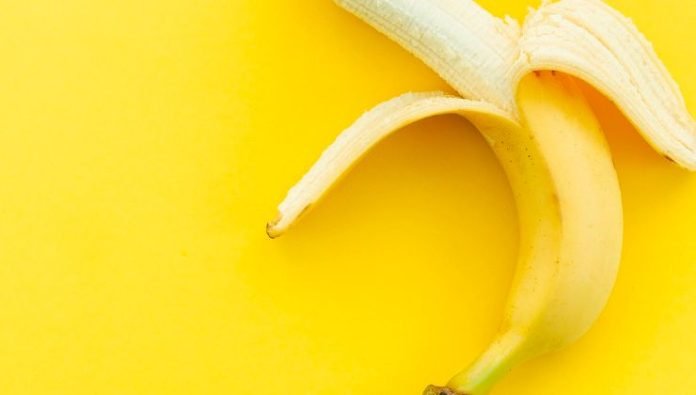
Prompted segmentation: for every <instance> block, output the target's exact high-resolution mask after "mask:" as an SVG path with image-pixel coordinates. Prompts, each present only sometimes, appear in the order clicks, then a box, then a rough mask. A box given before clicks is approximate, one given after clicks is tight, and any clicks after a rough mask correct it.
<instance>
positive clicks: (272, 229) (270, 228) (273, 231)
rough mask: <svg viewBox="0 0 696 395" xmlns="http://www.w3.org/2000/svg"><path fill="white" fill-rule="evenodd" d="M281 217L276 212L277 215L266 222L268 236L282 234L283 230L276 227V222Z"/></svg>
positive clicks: (273, 237)
mask: <svg viewBox="0 0 696 395" xmlns="http://www.w3.org/2000/svg"><path fill="white" fill-rule="evenodd" d="M282 219H283V217H282V216H281V215H280V214H278V216H277V217H276V218H275V219H274V220H273V221H271V222H268V223H267V224H266V234H267V235H268V237H269V238H271V239H275V238H277V237H280V235H282V234H283V230H282V229H279V228H278V223H279V222H280V220H282Z"/></svg>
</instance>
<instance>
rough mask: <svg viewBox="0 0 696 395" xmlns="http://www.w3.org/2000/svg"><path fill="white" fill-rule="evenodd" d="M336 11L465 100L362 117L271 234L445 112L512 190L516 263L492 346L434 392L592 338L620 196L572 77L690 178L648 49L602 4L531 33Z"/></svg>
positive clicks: (585, 4) (450, 15) (405, 103)
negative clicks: (386, 40)
mask: <svg viewBox="0 0 696 395" xmlns="http://www.w3.org/2000/svg"><path fill="white" fill-rule="evenodd" d="M336 2H337V3H338V4H339V5H340V6H342V7H343V8H345V9H347V10H348V11H350V12H352V13H354V14H355V15H357V16H358V17H360V18H361V19H363V20H365V21H366V22H368V23H370V24H371V25H372V26H374V27H375V28H377V29H378V30H380V31H381V32H383V33H384V34H386V35H387V36H389V37H390V38H392V39H393V40H395V41H396V42H398V43H400V44H401V45H402V46H403V47H404V48H405V49H407V50H408V51H410V52H412V53H413V54H414V55H416V56H417V57H418V58H420V59H421V60H423V61H424V62H425V63H426V64H428V65H429V66H430V67H431V68H432V69H433V70H434V71H436V72H437V73H438V74H440V75H441V76H442V77H443V78H444V79H445V80H446V81H448V82H449V83H450V84H451V85H452V87H453V88H455V90H456V91H457V92H458V93H459V94H460V95H461V96H462V98H458V97H451V96H446V95H444V94H441V93H422V94H407V95H404V96H401V97H398V98H396V99H393V100H390V101H388V102H386V103H383V104H381V105H379V106H377V107H375V108H374V109H373V110H371V111H369V112H368V113H366V114H365V115H363V116H362V117H361V118H359V119H358V120H357V121H356V122H355V123H354V124H353V125H352V126H351V127H349V128H348V129H347V130H345V131H344V132H343V133H342V134H341V135H340V136H339V137H338V138H337V140H336V141H335V142H334V143H333V144H332V145H331V146H330V147H329V148H328V149H327V150H326V151H325V152H324V153H323V154H322V156H321V157H320V158H319V160H318V161H317V162H316V163H315V164H314V165H313V167H312V168H311V169H310V170H309V172H308V173H307V174H306V175H305V176H304V177H303V178H302V179H301V180H300V181H299V183H298V184H297V185H295V186H294V187H293V188H292V189H290V191H289V192H288V195H287V197H286V198H285V200H284V201H283V202H282V203H281V204H280V206H279V207H278V211H279V214H278V217H277V218H276V219H275V220H274V221H272V222H270V223H268V225H267V233H268V235H269V236H271V237H277V236H279V235H281V234H282V233H283V232H285V231H286V230H287V229H288V228H289V227H290V226H291V225H293V224H294V223H295V222H296V221H297V219H298V218H299V217H300V216H301V215H302V214H303V213H306V212H307V211H308V209H309V208H310V207H311V206H312V205H314V204H315V203H316V202H317V201H318V200H319V199H320V198H321V197H322V196H323V195H324V194H325V193H326V192H327V191H328V190H329V188H330V187H331V186H332V185H333V184H334V183H335V182H336V181H337V180H338V179H339V178H340V176H341V175H343V174H345V172H346V171H348V169H349V168H350V167H351V165H352V164H354V163H355V162H356V160H357V159H359V158H360V157H361V156H362V155H363V154H365V152H367V151H368V150H369V149H370V148H371V147H372V146H374V145H375V144H376V143H377V142H378V141H380V140H381V139H382V138H384V137H385V136H386V135H388V134H389V133H391V132H394V131H395V130H398V129H399V128H401V127H403V126H404V125H406V124H408V123H411V122H415V121H418V120H420V119H423V118H426V117H430V116H434V115H439V114H444V113H456V114H459V115H462V116H464V117H466V118H467V119H469V120H470V121H471V122H472V123H473V124H474V125H475V126H476V127H477V129H478V130H479V131H480V132H481V133H482V134H483V136H484V137H485V139H486V140H487V141H488V143H489V144H490V145H491V147H492V149H493V151H494V152H495V154H496V156H497V157H498V159H499V160H500V163H501V165H502V166H503V168H504V170H505V172H506V174H507V177H508V180H509V182H510V184H511V186H512V190H513V194H514V197H515V202H516V205H517V209H518V221H519V223H520V232H521V235H520V248H519V257H518V265H517V271H516V274H515V278H514V280H513V285H512V289H511V291H510V295H509V299H508V304H507V307H506V310H505V313H504V318H503V324H502V325H501V328H500V331H499V333H498V334H497V335H496V337H495V338H494V339H493V341H492V343H491V345H490V346H489V347H488V348H487V349H486V350H484V351H483V353H482V354H481V355H480V356H479V358H478V359H477V360H475V361H474V362H473V363H472V364H471V365H470V366H469V367H468V368H467V369H465V370H464V371H462V372H461V373H459V374H457V375H455V376H454V377H453V378H452V379H451V380H450V381H449V383H448V384H447V386H445V387H435V386H430V387H428V388H427V389H426V391H425V393H426V394H433V395H434V394H437V395H443V394H468V395H481V394H486V393H487V392H489V391H490V389H491V388H492V387H493V385H494V384H495V382H496V381H497V380H498V379H500V378H501V377H502V376H503V375H504V374H505V373H506V372H507V371H509V370H510V369H511V368H512V367H514V366H515V365H517V364H519V363H521V362H522V361H524V360H526V359H529V358H531V357H534V356H536V355H540V354H543V353H545V352H548V351H552V350H555V349H558V348H560V347H562V346H564V345H567V344H569V343H571V342H573V341H575V340H576V339H577V338H579V337H580V336H582V335H583V334H584V333H585V332H586V331H587V330H588V329H589V328H590V326H591V325H592V323H593V322H594V321H595V319H596V318H597V316H598V315H599V314H600V312H601V311H602V309H603V307H604V305H605V303H606V301H607V298H608V296H609V294H610V293H611V289H612V287H613V284H614V281H615V278H616V274H617V269H618V264H619V260H620V253H621V243H622V230H623V225H622V209H621V193H620V190H619V185H618V181H617V176H616V172H615V170H614V167H613V164H612V161H611V156H610V152H609V149H608V147H607V144H606V141H605V139H604V135H603V133H602V131H601V129H600V127H599V124H598V122H597V120H596V119H595V116H594V114H593V112H592V110H591V109H590V107H589V106H588V104H587V103H586V102H585V100H584V98H583V96H582V93H581V92H580V90H579V88H578V87H577V85H576V84H577V83H576V80H575V78H579V79H582V80H585V81H586V82H588V83H589V84H591V85H593V86H594V87H595V88H596V89H598V90H599V91H600V92H602V93H603V94H605V95H606V96H607V97H609V98H610V99H611V100H613V101H614V102H615V103H616V104H617V106H618V107H619V108H620V109H621V110H622V111H623V112H624V114H625V115H626V116H627V117H628V119H629V120H630V121H631V122H632V123H633V124H634V125H635V126H636V127H637V129H638V130H639V131H640V133H641V134H642V135H643V136H644V137H645V139H646V140H647V141H648V142H649V143H650V144H651V145H652V146H653V147H654V148H655V149H656V150H657V151H658V152H660V153H662V154H663V155H664V156H665V157H667V158H669V159H671V160H672V161H674V162H676V163H678V164H679V165H681V166H683V167H685V168H687V169H690V170H696V123H695V122H694V119H693V118H692V117H691V115H690V114H689V113H688V111H687V109H686V106H685V104H684V99H683V97H682V95H681V93H680V92H679V88H678V86H677V85H676V83H675V82H674V81H673V79H672V78H671V76H670V75H669V73H668V72H667V71H666V69H665V67H664V66H663V65H662V63H661V62H660V60H659V59H658V57H657V56H656V54H655V52H654V50H653V49H652V47H651V46H650V44H649V43H648V42H647V40H646V39H645V38H644V37H643V36H642V35H641V34H640V32H639V31H638V30H637V29H636V28H635V26H634V25H633V24H632V23H631V22H630V20H628V19H627V18H625V17H623V16H622V15H621V14H619V13H618V12H617V11H616V10H614V9H612V8H610V7H609V6H608V5H606V4H604V3H603V2H602V1H600V0H561V1H558V2H555V3H545V4H544V5H542V6H541V7H540V8H539V9H538V10H535V11H532V12H531V13H530V14H529V16H528V17H527V19H526V20H525V21H524V23H523V24H522V26H519V25H518V24H517V23H516V22H515V21H514V20H512V19H510V18H507V19H505V20H502V19H499V18H496V17H494V16H492V15H491V14H489V13H488V12H487V11H485V10H484V9H482V8H481V7H479V6H478V5H477V4H476V3H474V2H473V1H470V0H427V1H425V0H421V1H413V0H336Z"/></svg>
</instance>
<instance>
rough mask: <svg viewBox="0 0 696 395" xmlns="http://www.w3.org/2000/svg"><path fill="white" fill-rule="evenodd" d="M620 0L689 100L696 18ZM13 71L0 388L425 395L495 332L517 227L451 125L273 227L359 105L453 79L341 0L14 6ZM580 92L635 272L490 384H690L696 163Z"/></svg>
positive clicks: (413, 139)
mask: <svg viewBox="0 0 696 395" xmlns="http://www.w3.org/2000/svg"><path fill="white" fill-rule="evenodd" d="M481 3H482V4H483V5H484V6H486V7H487V8H489V9H490V10H491V11H493V12H494V13H496V14H497V15H503V14H505V13H509V14H511V15H512V16H515V17H522V16H523V15H524V13H525V11H526V8H527V6H528V5H535V4H527V2H526V1H513V0H508V1H500V0H485V1H482V2H481ZM611 4H612V5H614V6H616V7H617V8H619V9H620V10H621V11H622V12H624V13H625V14H627V15H629V16H631V17H632V18H634V20H635V21H636V23H637V24H638V26H639V27H640V28H641V29H642V30H643V31H644V32H645V33H646V35H647V36H648V37H649V38H650V39H651V40H652V41H653V43H654V44H655V47H656V49H657V51H658V53H659V54H660V55H661V57H662V59H663V60H664V61H665V63H666V64H667V66H668V68H669V70H670V71H671V72H672V73H673V75H674V76H675V78H676V80H677V81H678V82H679V83H680V85H681V88H682V90H683V92H684V94H685V96H686V99H687V101H688V103H689V105H690V107H691V108H692V109H696V74H695V73H694V63H696V53H695V52H694V50H693V41H694V39H695V38H696V30H695V27H694V25H693V21H694V20H696V6H694V5H690V4H688V2H685V1H683V0H644V1H636V0H616V1H611ZM0 59H1V60H0V87H1V93H0V393H1V394H3V395H12V394H264V395H294V394H327V395H329V394H361V395H362V394H399V395H402V394H403V395H405V394H418V393H420V391H421V390H422V388H423V387H424V386H425V385H426V384H428V383H443V382H445V381H446V380H447V379H448V378H449V377H450V376H451V375H452V374H454V373H455V372H456V371H457V370H459V369H460V368H463V367H464V366H465V365H466V364H467V363H468V362H469V361H470V360H471V359H472V358H473V357H474V356H475V355H476V353H477V352H478V351H479V350H481V349H482V348H483V347H484V346H485V344H486V342H487V341H488V340H489V339H490V337H491V336H492V335H493V333H494V331H495V329H496V326H497V324H498V323H499V320H500V313H501V311H502V308H503V303H504V300H505V295H506V292H507V287H508V285H509V282H510V278H511V275H512V272H513V269H514V267H513V266H514V258H515V255H516V243H517V228H516V223H515V221H514V216H515V211H514V206H513V202H512V199H511V194H510V191H509V188H508V186H507V182H506V180H505V178H504V175H503V173H502V171H501V168H500V167H499V165H498V164H497V163H496V160H495V158H494V157H493V155H492V153H491V152H490V150H489V148H488V147H487V146H486V145H485V143H484V141H483V140H482V138H481V137H479V135H478V133H476V132H475V131H474V130H472V128H471V127H469V126H468V125H467V124H466V123H465V122H464V121H462V120H460V119H457V118H456V117H441V118H437V119H433V120H429V121H425V122H421V123H418V124H417V125H414V126H412V127H409V128H407V129H405V130H404V131H402V132H400V133H398V134H396V135H395V136H393V137H391V138H389V139H388V140H387V141H385V142H383V143H382V144H380V145H379V146H378V147H377V148H376V149H374V150H373V151H372V152H371V153H370V154H369V155H368V156H367V157H366V158H365V159H364V160H363V161H362V162H361V163H360V165H358V166H357V167H356V168H355V170H354V171H353V172H352V173H351V174H350V175H349V176H348V177H347V178H346V179H345V180H344V181H343V182H342V183H341V184H340V185H339V186H338V187H337V188H336V189H335V190H334V191H333V192H332V193H331V195H330V196H329V197H328V198H327V199H326V200H324V201H323V203H322V204H321V205H319V206H318V207H317V208H316V209H315V210H314V211H313V212H312V213H311V215H308V216H307V217H306V218H305V219H304V220H303V221H302V222H301V223H300V224H299V225H298V226H297V227H296V228H294V229H293V230H292V232H290V233H289V234H288V235H287V236H286V237H283V238H281V239H279V240H276V241H270V240H268V239H267V238H266V236H265V234H264V224H265V221H266V220H267V219H269V218H271V217H272V216H273V215H274V212H275V205H276V204H277V203H278V202H279V201H280V200H281V199H282V197H283V196H284V194H285V191H286V189H287V188H288V187H290V186H291V185H292V184H293V183H294V182H295V181H296V180H297V179H298V178H299V177H300V176H301V175H302V174H303V173H304V171H305V170H306V169H307V168H308V166H309V165H310V164H311V163H312V162H313V161H314V160H315V159H316V158H317V157H318V155H319V153H320V152H321V151H322V149H323V148H324V147H325V146H326V145H327V144H329V143H330V142H331V141H332V140H333V139H334V137H335V136H336V135H337V133H338V132H339V131H340V130H341V129H343V128H344V127H346V126H347V125H348V124H350V122H351V121H352V120H353V119H355V118H356V117H357V116H359V115H360V114H361V113H362V112H363V111H364V110H366V109H368V108H370V107H371V106H373V105H375V104H377V103H378V102H380V101H383V100H386V99H388V98H391V97H393V96H396V95H398V94H400V93H403V92H405V91H420V90H433V89H448V88H447V86H446V85H445V83H443V82H442V81H441V80H440V79H439V78H437V77H436V76H435V75H434V73H433V72H431V71H430V70H428V69H427V68H426V67H425V66H423V65H422V64H421V63H420V62H418V61H417V60H415V59H414V58H413V57H411V56H410V55H408V54H407V53H405V52H404V51H403V50H402V49H400V48H399V47H398V46H397V45H395V44H393V43H391V42H390V41H388V40H387V39H385V38H384V37H382V36H381V35H379V34H378V33H376V32H375V31H373V30H372V29H371V28H369V27H368V26H366V25H364V24H363V23H362V22H360V21H358V20H357V19H356V18H354V17H352V16H351V15H349V14H347V13H346V12H344V11H342V10H341V9H339V8H338V7H336V6H335V5H334V4H333V3H332V2H331V1H330V0H302V1H297V0H292V1H291V0H276V1H268V2H267V1H260V0H253V1H252V0H210V1H192V0H188V1H185V0H166V1H165V0H101V1H95V0H60V1H58V0H26V1H9V0H4V1H0ZM590 96H591V97H592V101H593V104H594V105H595V106H596V107H597V109H598V113H599V115H600V117H601V120H602V123H603V125H604V126H605V128H606V130H607V135H608V139H609V141H610V144H611V148H612V152H613V154H614V157H615V161H616V167H617V170H618V173H619V176H620V182H621V186H622V188H623V202H624V206H625V229H626V231H625V244H624V245H625V247H624V254H623V262H622V266H621V271H620V276H619V279H618V283H617V285H616V289H615V291H614V293H613V294H612V296H611V299H610V301H609V305H608V307H607V309H606V311H605V312H604V314H603V315H602V316H601V318H600V319H599V321H598V322H597V324H596V325H595V326H594V328H593V329H592V330H591V332H590V333H589V334H588V335H587V336H586V337H584V338H583V339H582V340H581V341H580V342H579V343H577V344H575V345H573V346H572V347H570V348H568V349H566V350H564V351H562V352H558V353H555V354H553V355H549V356H546V357H543V358H540V359H537V360H535V361H533V362H531V363H528V364H526V365H524V366H522V367H520V368H519V369H517V370H515V371H514V372H513V373H512V374H511V375H510V376H508V378H506V379H505V380H504V381H503V382H502V383H501V385H500V386H499V387H498V388H497V389H496V391H495V394H496V395H504V394H515V395H522V394H535V395H540V394H589V393H592V394H631V395H634V394H657V393H660V394H687V393H696V375H694V374H693V367H694V366H695V365H696V354H695V353H694V350H696V336H694V331H695V330H696V285H694V284H696V237H695V236H696V235H695V234H694V224H695V223H696V175H693V174H689V173H687V172H686V171H683V170H680V169H678V168H677V167H675V166H674V165H672V164H670V163H669V162H667V161H666V160H664V159H662V158H661V157H660V156H658V155H657V154H655V153H654V152H653V151H652V150H651V149H650V148H649V147H648V146H647V145H646V144H645V143H644V142H643V141H642V139H641V138H640V137H638V135H637V134H636V132H635V131H634V130H633V129H632V128H631V127H630V126H629V125H628V124H627V121H626V120H625V119H623V118H622V117H621V116H620V115H619V114H618V113H617V110H616V109H615V108H614V107H613V106H611V105H610V104H609V103H608V102H607V101H605V100H604V99H603V98H601V97H598V96H597V95H596V94H592V93H590Z"/></svg>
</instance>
